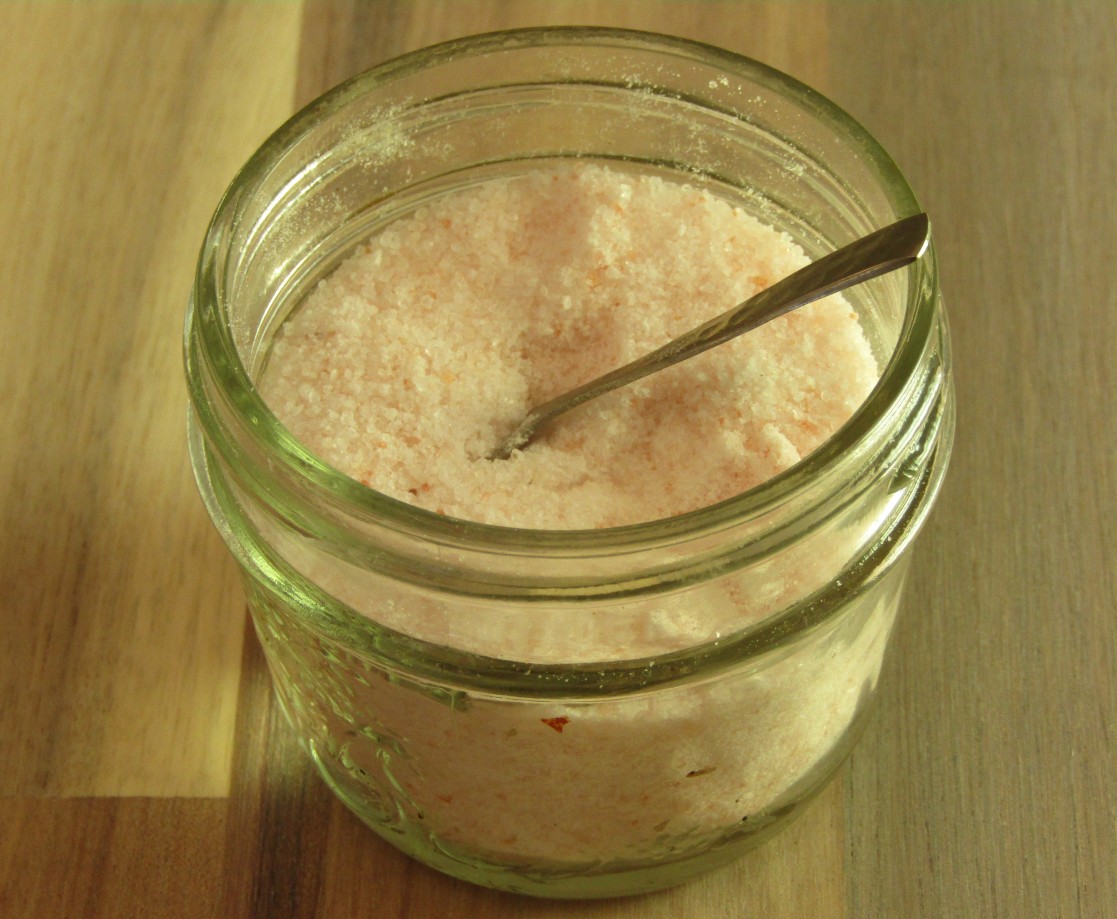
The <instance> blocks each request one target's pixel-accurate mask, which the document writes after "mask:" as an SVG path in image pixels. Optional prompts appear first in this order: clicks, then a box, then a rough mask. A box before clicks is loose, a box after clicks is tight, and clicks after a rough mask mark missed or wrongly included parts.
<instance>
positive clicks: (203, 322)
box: [186, 29, 954, 897]
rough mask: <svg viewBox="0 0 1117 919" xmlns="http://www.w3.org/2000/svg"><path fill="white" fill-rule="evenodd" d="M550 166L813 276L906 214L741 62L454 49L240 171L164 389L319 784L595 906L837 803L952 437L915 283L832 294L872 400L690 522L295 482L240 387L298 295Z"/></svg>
mask: <svg viewBox="0 0 1117 919" xmlns="http://www.w3.org/2000/svg"><path fill="white" fill-rule="evenodd" d="M571 157H579V158H583V159H589V160H593V161H597V162H602V163H609V164H612V165H614V166H615V167H617V168H623V169H632V170H639V171H643V172H650V173H654V174H657V175H661V176H663V177H666V178H669V179H670V178H673V179H679V180H685V181H686V182H688V183H690V184H692V185H699V186H702V187H705V188H708V189H710V190H711V191H713V192H715V193H716V194H718V195H721V196H723V197H724V198H726V199H728V200H729V201H731V202H733V203H735V204H739V205H741V206H743V207H744V208H746V209H747V210H749V211H750V212H752V213H753V214H755V215H756V216H758V217H759V218H760V219H761V220H763V221H764V222H766V223H768V224H771V225H773V226H775V227H777V228H779V229H781V230H783V231H785V232H787V233H788V234H789V235H790V236H791V237H792V238H793V239H794V240H795V241H796V242H797V243H798V244H799V245H800V246H801V247H802V248H803V249H804V250H805V251H806V253H807V254H808V255H809V256H811V257H817V256H818V255H821V254H823V253H825V252H827V251H830V250H831V249H833V248H835V247H838V246H840V245H843V244H845V243H847V242H849V241H851V240H852V239H854V238H855V237H857V236H860V235H864V234H865V233H868V232H870V231H871V230H873V229H876V228H878V227H881V226H884V225H885V224H888V223H891V222H893V221H894V220H896V219H899V218H900V217H902V216H905V215H907V214H910V213H914V212H917V211H918V210H919V208H918V205H917V204H916V201H915V198H914V196H913V194H912V192H911V190H910V188H909V187H908V185H907V183H906V182H905V180H904V179H903V177H902V176H901V175H900V173H899V171H898V170H897V168H896V166H895V165H894V164H893V163H892V161H891V160H890V159H889V158H888V156H887V155H886V154H885V153H884V152H883V151H882V150H881V148H880V147H879V146H878V145H877V143H876V142H875V141H874V140H873V139H872V138H871V137H870V136H869V135H868V134H867V133H866V132H865V130H864V129H862V128H861V127H860V126H858V125H857V124H856V123H855V122H854V121H852V120H851V119H850V118H849V116H847V115H846V114H844V113H843V112H842V111H840V110H839V109H838V108H836V107H835V106H834V105H833V104H831V103H830V102H828V101H827V100H826V99H824V98H823V97H821V96H820V95H818V94H817V93H816V92H814V91H813V90H811V89H809V88H808V87H806V86H803V85H801V84H799V83H797V82H795V81H794V80H792V79H790V78H789V77H787V76H784V75H782V74H780V73H777V72H775V71H773V70H771V69H769V68H767V67H764V66H762V65H760V64H757V63H755V62H753V61H750V60H746V59H744V58H741V57H739V56H737V55H734V54H730V53H728V52H725V51H721V50H718V49H715V48H712V47H708V46H703V45H698V44H695V43H692V42H688V41H682V40H679V39H676V38H669V37H664V36H657V35H651V34H645V33H634V32H621V31H614V30H604V29H537V30H526V31H516V32H507V33H499V34H492V35H486V36H480V37H475V38H468V39H463V40H460V41H455V42H451V43H449V44H444V45H439V46H437V47H434V48H429V49H426V50H422V51H418V52H415V53H413V54H409V55H407V56H405V57H403V58H400V59H398V60H394V61H390V62H388V63H386V64H384V65H382V66H380V67H377V68H375V69H374V70H371V71H369V72H367V73H364V74H362V75H360V76H358V77H355V78H354V79H352V80H350V81H348V82H347V83H344V84H342V85H341V86H339V87H337V88H336V89H334V90H332V91H331V92H329V93H327V94H326V95H325V96H323V97H322V98H320V99H318V100H317V101H316V102H314V103H312V104H311V105H310V106H308V107H307V108H306V109H304V110H303V111H302V112H300V113H299V114H297V115H296V116H295V117H294V118H292V119H291V120H290V121H289V122H288V123H287V124H286V125H284V126H283V127H282V128H281V129H280V130H279V131H278V132H277V133H276V134H275V135H274V136H273V137H272V138H271V139H269V140H268V141H267V143H265V144H264V146H263V147H262V148H261V149H260V150H259V152H258V153H256V155H254V156H253V157H252V159H251V160H250V161H249V162H248V164H247V165H246V166H245V167H244V169H243V170H242V171H241V173H240V174H239V175H238V176H237V177H236V179H235V180H234V182H233V184H232V186H231V187H230V189H229V191H228V192H227V194H226V195H225V197H224V199H223V200H222V201H221V203H220V205H219V207H218V209H217V213H216V215H215V217H214V219H213V223H212V225H211V227H210V229H209V232H208V235H207V237H206V239H205V243H204V246H203V248H202V252H201V256H200V261H199V266H198V271H197V277H196V283H195V287H194V290H193V296H192V302H191V307H190V310H189V315H188V317H187V323H186V368H187V378H188V383H189V390H190V395H191V400H192V408H191V413H190V425H189V427H190V431H189V439H190V450H191V455H192V458H193V463H194V469H195V473H196V476H197V480H198V484H199V487H200V490H201V493H202V496H203V499H204V501H205V503H206V506H207V508H208V510H209V512H210V514H211V516H212V517H213V520H214V521H215V523H216V525H217V527H218V529H219V530H220V532H221V534H222V536H223V537H224V539H225V541H226V542H227V543H228V546H229V548H230V550H231V551H232V553H233V555H234V556H235V557H236V559H237V561H238V562H239V564H240V567H241V568H242V569H243V573H244V581H245V584H246V589H247V593H248V597H249V604H250V608H251V611H252V615H253V618H254V621H255V625H256V630H257V634H258V635H259V637H260V640H261V642H262V644H263V647H264V650H265V652H266V656H267V660H268V663H269V666H270V668H271V672H272V675H273V678H274V682H275V687H276V691H277V694H278V698H279V701H280V703H281V705H282V708H283V710H284V712H285V713H286V715H287V717H288V719H289V720H290V722H291V725H292V726H293V728H294V730H295V731H296V732H297V734H298V737H299V739H300V741H301V744H302V746H303V747H304V748H305V750H306V751H307V753H308V754H309V756H310V757H311V758H312V759H313V761H314V763H315V765H316V766H317V768H318V770H319V771H320V772H321V774H322V776H323V777H324V778H325V780H326V782H327V783H328V784H329V785H330V787H331V788H333V789H334V791H335V792H336V793H337V794H338V795H339V796H340V797H341V799H342V800H343V801H344V802H345V803H346V804H347V805H348V806H349V807H350V808H351V809H352V810H353V811H354V812H355V813H356V814H357V815H359V816H360V818H361V819H362V820H364V821H365V822H366V823H367V824H368V825H369V826H370V827H372V828H373V829H374V830H375V831H376V832H377V833H379V834H380V835H381V836H382V837H384V838H385V839H387V840H388V841H389V842H391V843H392V844H393V845H396V846H398V847H399V848H400V849H402V850H404V851H405V852H408V853H410V854H411V855H413V856H415V857H416V858H418V859H420V860H422V861H424V862H426V863H427V864H429V865H433V866H434V867H435V868H438V869H440V870H442V871H445V872H447V873H449V874H451V875H455V876H458V877H461V878H465V879H467V880H470V881H474V882H477V883H480V884H485V885H490V886H493V887H498V888H503V889H506V890H510V891H518V892H523V893H529V894H535V895H543V896H556V897H583V896H585V897H589V896H611V895H617V894H627V893H636V892H641V891H647V890H651V889H655V888H660V887H665V886H668V885H673V884H677V883H679V882H681V881H683V880H685V879H687V878H689V877H691V876H693V875H695V874H697V873H699V872H702V871H705V870H707V869H710V868H712V867H714V866H716V865H720V864H722V863H724V862H726V861H728V860H729V859H732V858H734V857H735V856H737V855H738V854H740V853H741V852H743V851H744V850H745V849H747V848H749V847H751V846H753V845H755V844H756V843H757V842H758V841H760V840H761V839H763V838H765V837H766V836H768V835H769V834H770V833H772V832H773V831H774V830H776V829H777V828H779V827H780V826H782V825H783V824H784V823H785V822H786V821H787V820H788V819H789V818H790V817H792V815H794V814H795V813H797V812H798V811H799V810H800V808H801V807H802V806H803V804H804V802H806V801H807V800H808V799H809V798H810V797H811V796H812V795H814V794H815V793H816V792H817V791H818V790H819V789H820V788H821V787H823V785H824V784H825V783H826V781H827V779H828V778H829V777H830V776H831V775H832V774H833V772H834V771H835V769H836V768H837V766H838V765H839V764H840V762H841V761H842V759H843V758H844V757H845V756H846V754H847V752H848V751H849V749H850V747H851V745H852V744H853V742H854V740H855V738H856V736H857V733H858V729H859V728H860V726H861V724H862V722H863V720H864V717H865V713H866V710H867V705H868V703H869V701H870V698H871V697H872V695H873V692H874V688H875V686H876V683H877V677H878V673H879V671H880V665H881V659H882V655H883V653H884V650H885V645H886V643H887V639H888V635H889V631H890V628H891V625H892V622H893V618H894V615H895V612H896V607H897V602H898V599H899V596H900V590H901V584H902V581H903V578H904V571H905V568H906V560H907V558H908V554H909V553H908V549H909V546H910V544H911V541H912V538H913V537H914V536H915V533H916V531H917V530H918V529H919V527H920V525H921V523H922V522H923V520H924V518H925V516H926V514H927V512H928V510H929V509H930V507H931V504H932V502H933V500H934V497H935V495H936V492H937V490H938V488H939V484H940V482H941V480H942V477H943V474H944V471H945V466H946V462H947V457H948V454H949V449H950V442H951V438H952V433H953V422H954V413H953V395H952V386H951V381H950V371H949V360H948V344H947V331H946V324H945V318H944V315H943V311H942V305H941V301H940V295H939V285H938V280H937V275H936V267H935V258H934V252H933V250H932V251H929V252H928V253H927V255H926V256H925V257H924V258H923V259H921V260H920V261H919V262H917V263H915V264H914V265H912V266H911V267H909V268H907V269H904V270H903V271H900V272H895V273H893V274H891V275H888V276H885V277H882V278H879V279H877V280H875V281H872V282H869V283H866V284H864V285H861V286H860V287H858V288H855V289H853V290H851V291H850V292H849V293H848V294H847V299H848V300H849V302H850V303H851V305H852V307H853V308H854V309H855V310H856V311H857V313H858V315H859V318H860V321H861V324H862V326H863V328H864V330H865V332H866V335H867V337H868V338H869V340H870V343H871V346H872V348H873V350H874V353H875V355H876V357H877V359H878V363H879V364H880V366H881V367H883V372H882V375H881V377H880V380H879V382H878V384H877V385H876V387H875V389H873V391H872V393H871V395H870V396H869V397H868V399H867V401H866V402H865V403H864V404H863V405H862V406H861V407H860V409H859V410H858V411H857V412H856V413H855V414H854V415H853V417H852V418H851V419H850V420H849V421H848V423H846V424H845V425H844V426H843V427H842V428H841V429H840V430H839V431H838V432H837V433H836V434H835V435H834V436H833V437H832V438H830V439H829V440H828V441H826V442H825V443H823V445H822V446H820V447H819V448H818V449H817V450H816V451H815V452H814V453H812V454H811V455H809V456H807V457H806V458H805V459H803V460H802V461H801V462H799V463H798V464H796V465H795V466H793V467H791V468H790V469H788V470H787V471H785V472H784V473H782V474H780V475H778V476H776V477H775V478H773V479H771V480H770V481H768V482H766V483H765V484H763V485H762V486H760V487H757V488H755V489H753V490H751V491H748V492H746V493H744V494H741V495H738V496H736V497H734V498H732V499H730V500H727V501H724V502H722V503H720V504H718V505H716V506H713V507H707V508H704V509H701V510H698V511H695V512H693V513H688V514H684V515H681V516H678V517H673V518H670V519H666V520H659V521H654V522H650V523H644V524H638V525H633V526H626V527H618V528H612V529H602V530H596V531H537V530H522V529H512V528H504V527H496V526H487V525H482V524H477V523H471V522H468V521H463V520H458V519H452V518H447V517H443V516H440V515H438V514H435V513H430V512H427V511H424V510H422V509H419V508H416V507H412V506H410V505H408V504H405V503H402V502H399V501H397V500H394V499H392V498H390V497H387V496H386V495H383V494H380V493H378V492H376V491H374V490H372V489H370V488H367V487H365V486H363V485H361V484H359V483H358V482H356V481H353V480H351V479H349V478H347V477H345V476H343V475H342V474H340V473H339V472H337V471H336V470H334V469H332V468H331V467H330V466H329V465H327V464H326V463H325V462H323V461H322V460H321V459H320V458H318V457H316V456H314V455H312V454H310V453H309V452H308V451H307V450H306V449H305V448H303V447H302V446H301V445H300V444H299V443H298V442H297V441H296V440H295V439H294V438H293V437H292V436H291V435H290V434H289V433H288V432H287V431H286V430H285V429H284V427H283V426H282V425H281V424H280V423H279V422H278V420H277V419H276V418H275V416H274V415H273V414H272V413H271V412H270V411H269V409H268V407H267V405H265V404H264V403H263V401H262V400H261V398H260V397H259V395H258V393H257V390H256V388H255V386H254V380H256V379H257V378H258V377H259V375H260V373H261V371H262V369H263V367H264V364H265V361H266V359H267V355H268V352H269V347H270V344H271V343H272V341H273V339H274V338H275V335H276V332H277V330H278V328H279V327H280V325H281V324H282V323H283V321H284V318H285V317H286V316H287V315H288V314H289V312H290V311H291V310H292V309H293V308H294V307H295V306H296V305H297V304H298V303H299V301H300V300H301V299H302V298H303V296H304V295H305V294H306V292H307V291H308V290H309V289H310V287H312V286H313V285H314V284H315V283H316V282H317V281H318V280H320V279H321V278H322V277H323V275H324V274H326V273H327V272H328V271H330V269H331V268H332V267H334V266H336V264H337V263H338V262H339V261H340V260H341V259H342V258H343V257H344V256H345V255H346V254H347V253H348V252H349V251H350V250H351V249H352V247H353V246H354V245H355V244H357V243H358V242H360V241H361V240H363V239H364V238H366V237H368V236H369V235H370V234H372V233H373V232H375V231H376V230H377V229H378V228H381V227H383V226H385V225H386V224H387V223H389V222H391V221H392V220H395V219H397V218H399V217H400V216H401V215H403V214H406V213H409V212H410V211H413V210H414V209H415V208H417V207H419V206H421V205H422V204H423V203H424V202H429V201H430V200H432V199H433V198H435V197H437V196H440V195H444V194H446V193H448V192H450V191H453V190H455V189H459V188H462V187H464V186H467V185H470V184H472V183H476V182H481V181H485V180H486V179H490V178H493V177H498V176H501V177H502V176H509V175H515V174H518V173H522V172H525V171H528V170H531V169H535V168H537V167H538V166H540V165H554V164H555V163H556V162H560V161H564V160H568V158H571ZM608 644H612V645H614V646H616V645H618V644H619V645H622V646H624V647H625V648H626V649H627V650H626V652H625V653H624V655H623V658H622V659H617V658H616V657H615V656H610V657H609V658H608V659H601V654H600V652H599V651H598V650H595V649H599V648H600V647H602V646H603V645H608Z"/></svg>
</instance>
